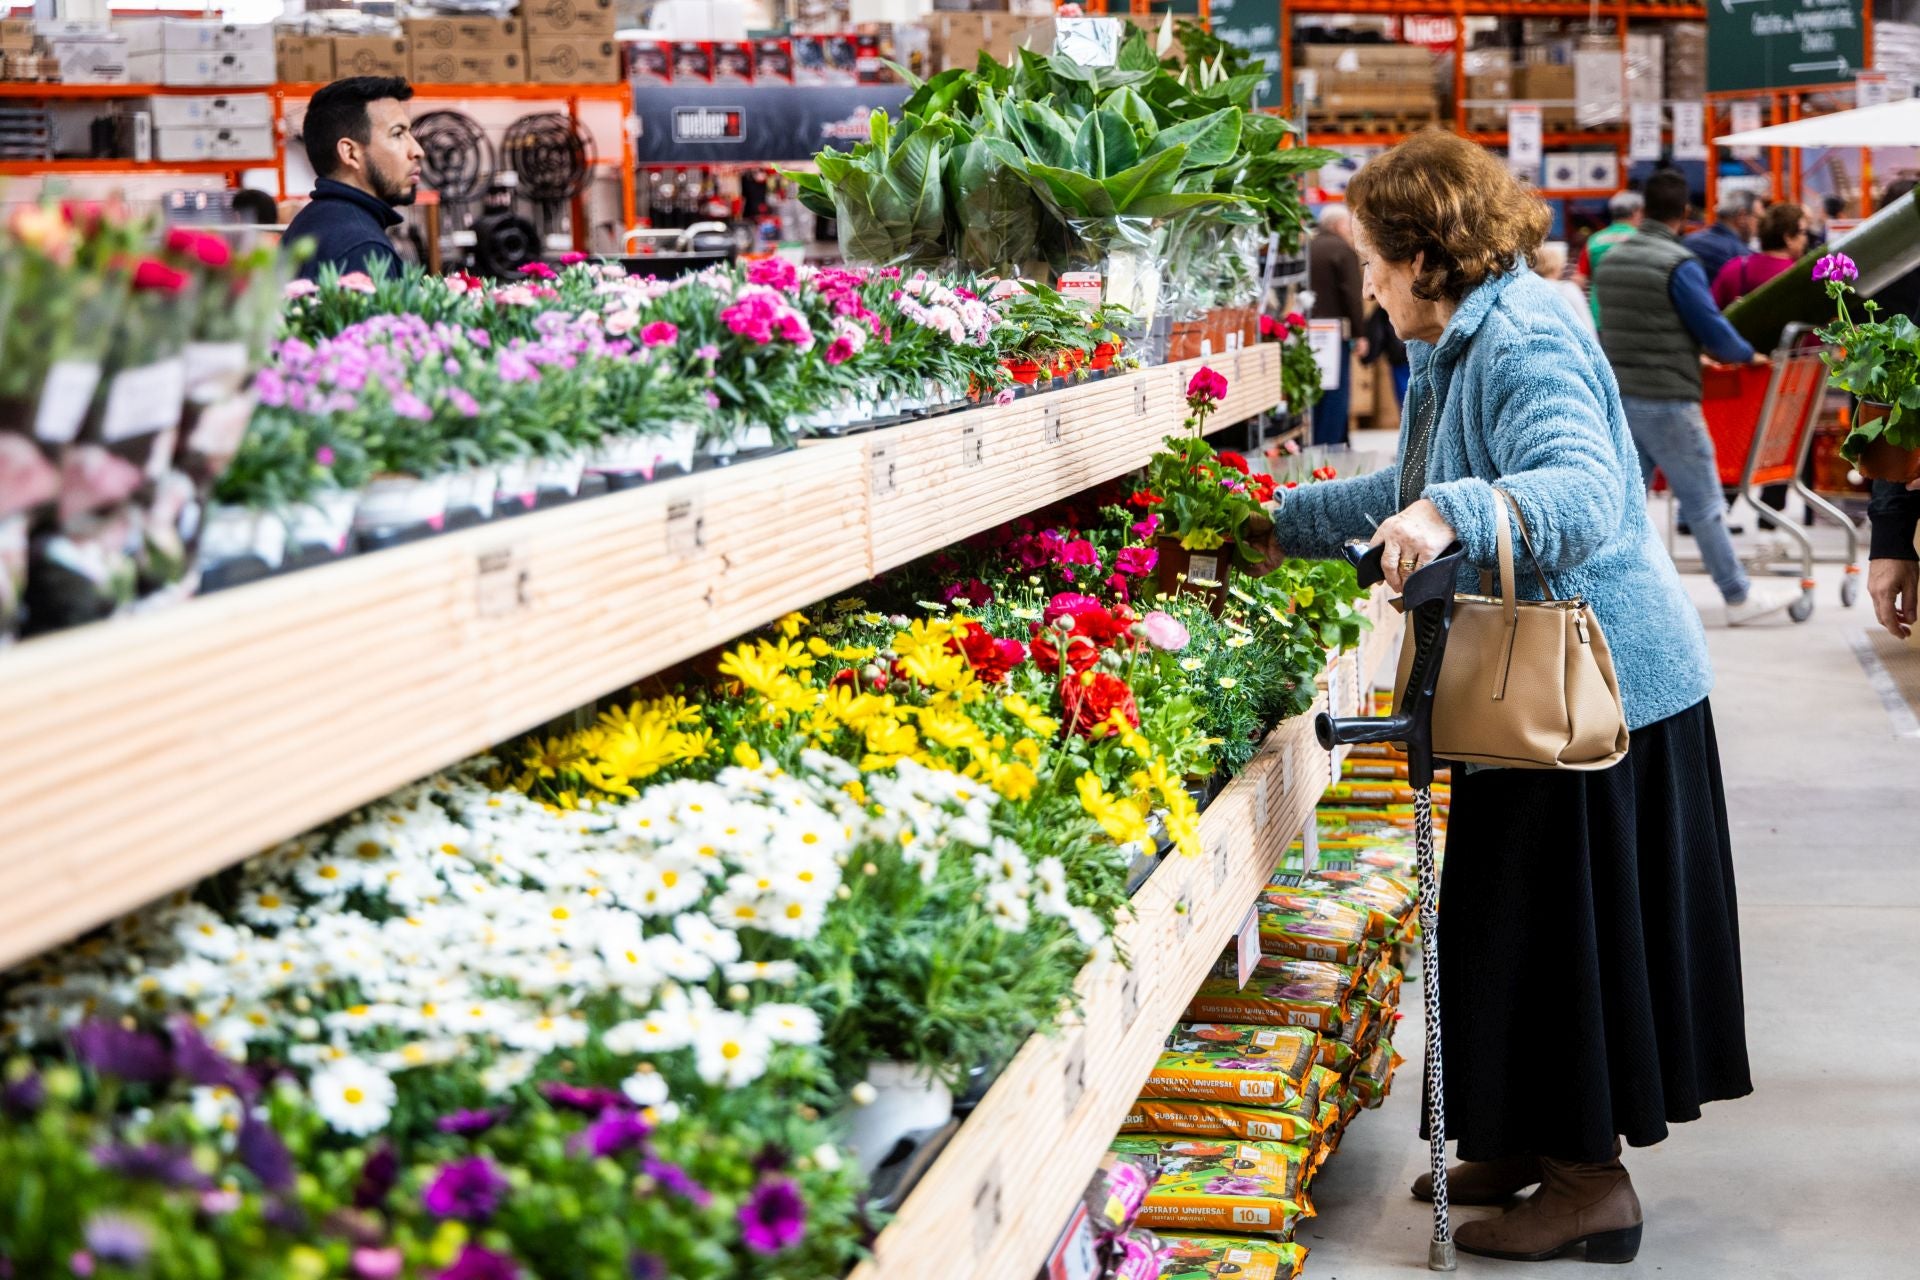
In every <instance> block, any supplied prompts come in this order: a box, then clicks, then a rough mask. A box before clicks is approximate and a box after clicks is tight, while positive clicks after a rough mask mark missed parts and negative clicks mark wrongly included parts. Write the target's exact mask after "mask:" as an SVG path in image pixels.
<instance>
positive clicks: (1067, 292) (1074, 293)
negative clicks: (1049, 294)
mask: <svg viewBox="0 0 1920 1280" xmlns="http://www.w3.org/2000/svg"><path fill="white" fill-rule="evenodd" d="M1104 286H1105V281H1104V280H1103V279H1102V278H1101V275H1100V273H1099V272H1098V271H1063V272H1061V273H1060V282H1059V284H1057V285H1055V286H1054V287H1055V288H1057V289H1058V290H1059V291H1060V296H1061V297H1064V298H1074V299H1077V300H1079V301H1081V302H1084V303H1086V304H1087V305H1088V306H1090V307H1097V306H1099V305H1100V304H1101V303H1102V302H1104V301H1105V300H1106V296H1105V291H1104Z"/></svg>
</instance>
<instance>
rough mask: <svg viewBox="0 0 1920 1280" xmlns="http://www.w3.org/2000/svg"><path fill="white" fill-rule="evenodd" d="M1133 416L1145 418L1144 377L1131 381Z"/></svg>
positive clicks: (1145, 390)
mask: <svg viewBox="0 0 1920 1280" xmlns="http://www.w3.org/2000/svg"><path fill="white" fill-rule="evenodd" d="M1133 416H1134V417H1136V418H1144V417H1146V416H1147V380H1146V378H1145V377H1144V376H1142V377H1138V378H1135V379H1134V380H1133Z"/></svg>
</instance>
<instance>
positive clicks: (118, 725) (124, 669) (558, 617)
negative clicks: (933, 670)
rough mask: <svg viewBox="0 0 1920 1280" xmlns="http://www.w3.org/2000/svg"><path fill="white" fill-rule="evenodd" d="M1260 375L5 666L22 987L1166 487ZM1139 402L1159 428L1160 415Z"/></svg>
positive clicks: (303, 576) (1121, 381) (250, 596)
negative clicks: (1076, 497) (944, 551)
mask: <svg viewBox="0 0 1920 1280" xmlns="http://www.w3.org/2000/svg"><path fill="white" fill-rule="evenodd" d="M1203 364H1211V365H1213V366H1214V367H1216V368H1217V369H1219V370H1220V371H1221V372H1223V373H1225V374H1226V375H1227V377H1228V378H1229V379H1230V380H1231V383H1230V390H1229V396H1228V399H1227V402H1226V404H1225V406H1224V408H1223V410H1222V411H1221V412H1220V413H1219V414H1217V415H1216V416H1215V418H1214V423H1215V424H1217V425H1220V426H1225V425H1227V424H1228V423H1230V422H1232V421H1234V420H1236V419H1243V418H1246V417H1250V416H1252V415H1253V414H1255V413H1258V412H1260V411H1262V410H1264V409H1267V408H1270V407H1272V406H1273V405H1274V404H1275V403H1276V402H1277V401H1278V400H1279V398H1280V374H1279V358H1278V351H1277V349H1276V348H1272V347H1262V348H1255V349H1251V350H1248V351H1246V352H1243V353H1239V354H1238V355H1227V356H1221V357H1214V358H1212V359H1211V360H1189V361H1185V362H1182V363H1180V364H1178V365H1171V366H1164V367H1161V368H1155V369H1149V370H1145V371H1142V372H1140V373H1137V374H1129V375H1126V376H1124V377H1120V378H1109V379H1105V380H1103V381H1100V382H1097V383H1090V384H1087V385H1085V386H1082V387H1079V388H1075V389H1073V390H1068V391H1059V392H1053V393H1050V394H1048V395H1044V396H1039V397H1033V398H1029V399H1025V400H1017V401H1015V402H1013V403H1012V404H1009V405H1004V406H1000V405H989V406H985V407H982V408H978V409H970V410H967V411H965V412H960V413H954V414H949V415H947V416H945V417H940V418H934V419H930V420H924V421H921V422H916V423H912V424H908V425H905V426H901V427H897V428H892V429H887V430H883V431H877V432H874V433H871V434H868V435H860V436H850V437H847V438H844V439H839V440H828V441H822V442H819V443H814V444H809V445H807V446H806V447H803V448H802V449H800V450H798V451H797V452H796V453H794V454H792V455H790V456H787V457H781V458H773V459H767V460H763V461H759V462H749V463H743V464H740V465H739V466H737V467H732V468H726V469H722V470H716V471H708V472H702V473H700V474H697V475H694V476H689V477H685V478H681V479H676V480H670V481H663V482H661V483H659V484H654V485H648V486H645V487H643V488H640V489H634V490H629V491H627V492H624V493H618V494H610V495H606V496H603V497H596V498H592V499H589V500H586V501H582V502H578V503H574V504H571V505H568V506H563V507H559V508H556V509H553V510H549V511H537V512H535V513H533V514H531V515H527V516H522V517H519V518H517V519H512V520H505V521H500V522H496V523H492V524H487V525H482V526H480V527H478V528H474V529H468V530H463V531H461V532H458V533H451V534H446V535H443V536H440V537H436V538H431V539H427V540H425V541H422V542H417V543H413V544H410V545H407V546H402V547H397V548H394V549H392V550H386V551H379V552H375V553H372V554H369V555H365V556H358V557H354V558H351V559H348V560H344V561H341V562H339V563H336V564H331V565H327V566H324V567H321V568H315V569H308V570H304V571H302V572H299V573H294V574H289V575H287V576H285V577H280V578H271V579H268V580H266V581H264V582H260V583H256V584H252V585H249V586H245V587H241V588H237V589H235V590H232V591H227V592H222V593H220V594H217V595H213V596H208V597H205V598H203V599H198V600H191V601H188V602H186V603H185V604H182V605H180V606H178V607H177V608H173V609H169V610H162V611H159V612H156V613H153V614H149V615H145V616H141V617H133V618H124V619H116V620H114V621H111V622H107V623H103V624H99V625H95V626H89V627H83V628H79V629H77V630H74V631H70V632H64V633H60V634H56V635H52V636H48V637H45V638H43V639H37V640H29V641H27V642H25V643H23V644H21V645H19V646H18V647H17V648H15V649H13V650H10V651H7V652H5V653H0V706H4V707H6V708H7V733H6V735H5V738H4V740H0V814H5V815H6V818H5V821H4V823H0V969H4V968H5V967H6V966H7V965H10V964H12V963H13V962H15V961H18V960H20V959H22V958H23V957H26V956H29V955H33V954H34V953H36V952H39V951H42V950H44V949H46V948H47V947H49V946H51V945H53V944H55V943H58V942H60V941H63V940H65V939H67V938H70V937H72V936H73V935H75V934H77V933H79V932H81V931H83V930H85V929H87V928H89V927H91V926H93V925H96V924H99V923H101V922H103V921H106V920H110V919H113V918H114V917H116V916H119V915H122V914H124V913H125V912H127V911H129V910H131V909H133V908H135V907H138V906H140V905H141V904H142V903H145V902H148V901H150V900H152V899H153V898H155V897H158V896H159V895H161V894H163V893H166V892H168V891H169V890H171V889H174V888H178V887H179V886H181V885H185V884H190V883H192V882H193V881H195V880H197V879H199V878H201V877H203V876H205V875H208V874H210V873H212V872H214V871H217V870H219V869H220V868H222V867H224V866H227V865H229V864H230V863H232V862H234V861H235V860H237V859H239V858H242V857H245V856H247V855H249V854H252V853H254V852H257V851H258V850H260V849H262V848H264V847H266V846H268V845H271V844H273V843H274V842H276V841H279V840H282V839H285V838H287V837H289V836H293V835H296V834H298V833H299V832H301V831H304V830H306V829H307V828H309V827H311V826H313V825H314V824H316V823H320V822H324V821H326V820H328V819H329V818H332V817H335V816H337V815H339V814H341V813H344V812H346V811H347V810H349V809H352V808H353V807H355V806H356V805H360V804H364V803H367V802H368V801H371V800H374V799H377V798H378V797H380V796H382V795H384V794H386V793H387V792H389V791H391V790H393V789H394V788H396V787H399V786H403V785H405V784H406V783H408V782H411V781H413V780H414V779H416V778H420V777H423V776H425V775H426V774H429V773H431V772H433V771H434V770H435V769H439V768H443V767H445V766H447V765H449V764H452V763H454V762H456V761H458V760H460V759H463V758H464V757H466V756H468V755H471V754H473V753H474V752H477V751H483V750H485V749H487V748H488V747H490V746H492V745H494V744H495V743H497V742H500V741H502V740H503V739H506V738H510V737H512V736H513V735H514V734H517V733H521V732H524V731H525V730H527V729H530V728H533V727H535V726H537V725H540V724H543V723H545V722H546V721H548V720H551V719H553V718H554V717H556V716H559V715H562V714H564V713H566V712H567V711H570V710H572V709H574V708H575V707H578V706H580V705H582V704H584V703H586V702H589V701H591V700H593V699H594V698H597V697H600V696H602V695H604V694H608V693H611V692H614V691H616V690H619V689H621V688H623V687H625V686H626V685H628V684H631V683H633V682H634V681H637V680H640V679H642V678H644V677H645V676H647V675H649V674H651V673H653V672H656V671H659V670H661V669H663V668H665V667H668V666H670V665H672V664H673V663H676V662H679V661H682V660H684V659H686V658H689V657H692V656H694V655H695V654H698V653H701V652H703V651H705V650H706V649H709V648H711V647H712V646H713V645H715V644H717V643H721V642H723V641H726V640H728V639H731V638H732V637H734V636H737V635H739V634H741V633H742V632H745V631H749V630H751V629H753V628H754V627H756V626H760V625H762V624H764V623H767V622H770V621H772V620H773V619H774V618H776V617H778V616H780V615H781V614H783V613H786V612H788V611H789V610H792V609H799V608H805V607H806V606H807V605H810V604H812V603H814V602H815V601H817V600H820V599H822V598H823V597H825V596H828V595H831V594H832V593H833V592H835V591H840V590H843V589H846V588H848V587H852V586H856V585H858V584H859V583H861V582H864V581H865V580H867V579H868V578H870V577H872V576H873V575H874V574H875V573H877V572H880V571H881V570H884V569H887V568H891V567H893V566H895V565H898V564H901V563H903V562H905V561H906V560H909V559H911V558H913V557H914V556H917V555H920V554H923V553H925V552H929V551H933V550H937V549H938V548H939V547H941V546H944V545H946V544H947V543H949V542H952V541H955V540H957V539H960V538H963V537H966V536H968V535H970V534H974V533H977V532H980V531H981V530H984V529H988V528H991V527H993V526H994V525H996V524H998V523H1000V522H1001V521H1003V520H1005V519H1008V518H1010V517H1013V516H1017V515H1021V514H1024V513H1026V512H1028V511H1031V510H1033V509H1035V508H1036V507H1040V506H1044V505H1045V504H1047V503H1049V502H1053V501H1056V500H1058V499H1061V498H1065V497H1068V496H1070V495H1071V494H1073V493H1075V492H1077V491H1078V490H1080V489H1081V488H1084V487H1085V486H1087V485H1089V484H1093V483H1096V482H1098V481H1101V480H1105V479H1109V478H1111V477H1113V476H1117V475H1119V474H1121V473H1122V472H1125V471H1128V470H1130V469H1132V468H1134V467H1137V466H1139V465H1141V464H1142V463H1144V462H1145V461H1146V459H1147V457H1148V455H1149V454H1150V453H1151V452H1152V451H1153V449H1154V447H1155V446H1156V445H1157V444H1158V442H1159V441H1160V439H1161V437H1163V436H1165V435H1169V434H1173V433H1175V432H1178V431H1179V430H1180V429H1181V426H1180V424H1181V420H1182V418H1183V417H1184V416H1185V403H1184V401H1185V392H1186V384H1187V379H1188V378H1190V377H1191V376H1192V374H1193V372H1194V371H1195V370H1196V369H1198V368H1199V367H1200V366H1201V365H1203ZM1142 403H1144V405H1145V410H1144V412H1142V411H1141V408H1140V406H1141V405H1142Z"/></svg>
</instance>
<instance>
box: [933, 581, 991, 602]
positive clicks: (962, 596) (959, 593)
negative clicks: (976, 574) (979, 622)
mask: <svg viewBox="0 0 1920 1280" xmlns="http://www.w3.org/2000/svg"><path fill="white" fill-rule="evenodd" d="M956 600H958V601H960V602H961V603H963V604H970V605H972V606H973V607H974V608H976V609H984V608H986V607H987V606H988V605H990V604H992V603H993V588H992V587H990V586H988V585H987V584H986V583H984V582H982V581H980V579H978V578H968V579H967V580H966V581H965V582H956V583H953V584H952V585H951V586H949V587H947V588H946V589H945V590H944V591H942V592H941V593H940V603H941V604H952V603H953V602H954V601H956Z"/></svg>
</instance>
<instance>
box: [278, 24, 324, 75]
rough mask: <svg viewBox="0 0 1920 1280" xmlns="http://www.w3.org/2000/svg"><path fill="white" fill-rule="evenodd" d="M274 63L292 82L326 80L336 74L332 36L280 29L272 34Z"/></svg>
mask: <svg viewBox="0 0 1920 1280" xmlns="http://www.w3.org/2000/svg"><path fill="white" fill-rule="evenodd" d="M273 63H274V66H275V67H276V68H278V69H279V72H280V78H281V79H282V80H286V81H289V82H291V83H293V84H325V83H326V82H327V81H329V80H331V79H333V78H334V75H333V37H332V36H311V35H308V34H306V33H305V32H303V31H281V32H279V33H278V34H276V35H275V36H274V38H273Z"/></svg>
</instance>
